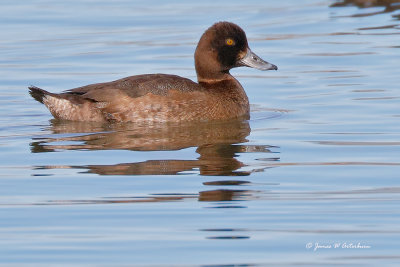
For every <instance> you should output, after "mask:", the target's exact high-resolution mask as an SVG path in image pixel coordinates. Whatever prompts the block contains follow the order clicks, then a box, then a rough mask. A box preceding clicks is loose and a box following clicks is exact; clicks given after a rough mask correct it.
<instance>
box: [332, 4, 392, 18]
mask: <svg viewBox="0 0 400 267" xmlns="http://www.w3.org/2000/svg"><path fill="white" fill-rule="evenodd" d="M399 3H400V0H341V1H336V3H334V4H332V5H331V7H346V6H357V7H359V8H369V7H383V8H384V10H383V11H378V12H370V13H362V14H355V15H353V16H352V17H366V16H373V15H379V14H383V13H391V12H393V11H396V10H398V9H400V5H399Z"/></svg>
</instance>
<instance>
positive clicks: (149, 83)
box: [64, 74, 202, 101]
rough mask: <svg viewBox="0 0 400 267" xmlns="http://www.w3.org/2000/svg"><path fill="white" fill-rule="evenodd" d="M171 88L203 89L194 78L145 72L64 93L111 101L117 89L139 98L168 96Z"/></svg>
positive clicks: (182, 90) (189, 90)
mask: <svg viewBox="0 0 400 267" xmlns="http://www.w3.org/2000/svg"><path fill="white" fill-rule="evenodd" d="M170 90H177V91H179V92H181V93H188V92H193V91H199V90H202V87H201V86H199V84H197V83H195V82H193V81H192V80H189V79H186V78H183V77H180V76H177V75H170V74H143V75H136V76H130V77H126V78H123V79H119V80H116V81H112V82H106V83H96V84H90V85H87V86H82V87H78V88H75V89H71V90H67V91H65V93H64V94H73V95H81V96H83V97H85V98H88V99H92V100H95V101H110V96H112V95H114V94H115V92H116V91H120V92H123V93H124V94H126V95H127V96H129V97H132V98H138V97H141V96H144V95H146V94H149V93H151V94H153V95H160V96H166V95H168V93H169V91H170Z"/></svg>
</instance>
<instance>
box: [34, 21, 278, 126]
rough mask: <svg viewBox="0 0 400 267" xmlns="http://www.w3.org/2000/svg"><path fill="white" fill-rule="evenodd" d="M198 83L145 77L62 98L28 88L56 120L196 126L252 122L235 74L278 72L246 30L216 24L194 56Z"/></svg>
mask: <svg viewBox="0 0 400 267" xmlns="http://www.w3.org/2000/svg"><path fill="white" fill-rule="evenodd" d="M194 63H195V70H196V74H197V82H194V81H192V80H190V79H187V78H183V77H180V76H177V75H172V74H141V75H134V76H130V77H126V78H122V79H119V80H115V81H111V82H103V83H96V84H90V85H86V86H82V87H78V88H74V89H70V90H66V91H63V92H62V93H58V94H57V93H51V92H48V91H46V90H44V89H41V88H39V87H36V86H29V87H28V88H29V93H30V95H31V96H32V97H33V98H34V99H35V100H37V101H38V102H40V103H42V104H44V105H45V106H46V107H47V108H48V109H49V111H50V113H51V114H52V115H53V117H54V118H55V119H59V120H69V121H84V122H86V121H87V122H89V121H91V122H140V123H142V122H157V123H158V122H184V121H189V122H196V121H218V120H231V119H237V118H247V119H248V118H249V117H250V115H249V114H250V105H249V100H248V97H247V95H246V92H245V91H244V89H243V87H242V85H241V84H240V83H239V81H238V80H237V79H236V78H234V77H233V76H232V75H231V74H230V72H229V71H230V70H231V69H232V68H236V67H241V66H247V67H251V68H255V69H258V70H262V71H266V70H277V69H278V67H277V66H276V65H274V64H271V63H269V62H267V61H265V60H263V59H262V58H260V57H259V56H257V55H256V54H255V53H254V52H252V51H251V49H250V48H249V45H248V42H247V37H246V34H245V32H244V31H243V29H242V28H240V27H239V26H238V25H236V24H234V23H232V22H226V21H222V22H217V23H215V24H213V25H212V26H211V27H209V28H208V29H207V30H206V31H205V32H204V33H203V35H202V36H201V38H200V40H199V42H198V44H197V47H196V50H195V53H194Z"/></svg>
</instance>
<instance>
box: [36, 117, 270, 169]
mask: <svg viewBox="0 0 400 267" xmlns="http://www.w3.org/2000/svg"><path fill="white" fill-rule="evenodd" d="M50 130H51V131H52V132H53V135H52V136H51V137H48V138H36V140H35V141H34V142H32V143H31V151H32V152H33V153H42V152H54V151H60V150H105V149H109V150H111V149H113V150H121V149H123V150H134V151H162V150H168V151H170V150H178V149H183V148H188V147H197V150H196V152H197V153H199V154H200V156H199V157H198V158H197V159H196V160H165V159H162V160H147V161H140V162H131V163H120V164H115V165H85V166H73V167H72V166H69V167H71V168H78V169H87V170H88V171H87V172H89V173H96V174H99V175H171V174H179V173H181V172H183V171H199V172H200V174H201V175H225V176H246V175H249V174H250V173H251V171H239V169H240V168H242V167H243V166H245V165H244V164H243V163H242V162H240V161H239V160H237V159H236V157H237V154H238V153H241V152H262V153H271V151H270V150H269V146H259V145H242V144H238V143H243V142H247V140H246V137H247V136H248V135H249V134H250V126H249V123H248V122H247V121H246V120H234V121H229V122H223V123H215V122H213V123H196V124H194V123H190V124H182V123H181V124H151V125H149V124H146V125H143V124H139V125H138V124H107V125H102V124H96V123H82V122H66V121H55V120H54V121H52V124H51V126H50ZM54 136H56V137H55V138H54ZM40 168H47V169H48V168H54V166H42V167H40Z"/></svg>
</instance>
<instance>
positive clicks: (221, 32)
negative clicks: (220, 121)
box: [194, 22, 278, 82]
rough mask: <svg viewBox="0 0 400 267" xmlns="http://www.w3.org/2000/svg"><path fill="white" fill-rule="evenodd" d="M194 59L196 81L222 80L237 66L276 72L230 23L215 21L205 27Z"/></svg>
mask: <svg viewBox="0 0 400 267" xmlns="http://www.w3.org/2000/svg"><path fill="white" fill-rule="evenodd" d="M194 58H195V66H196V72H197V78H198V80H199V82H201V81H213V80H215V81H218V80H221V79H223V78H224V76H225V75H226V74H228V73H229V70H230V69H232V68H235V67H240V66H247V67H251V68H256V69H259V70H277V69H278V67H277V66H275V65H274V64H271V63H268V62H267V61H265V60H263V59H261V58H260V57H259V56H257V55H256V54H254V53H253V52H252V51H251V50H250V48H249V45H248V43H247V38H246V34H245V32H244V31H243V30H242V29H241V28H240V27H239V26H237V25H236V24H234V23H231V22H218V23H215V24H214V25H212V26H211V27H210V28H208V29H207V30H206V31H205V32H204V34H203V35H202V36H201V38H200V41H199V43H198V45H197V48H196V52H195V56H194Z"/></svg>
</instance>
